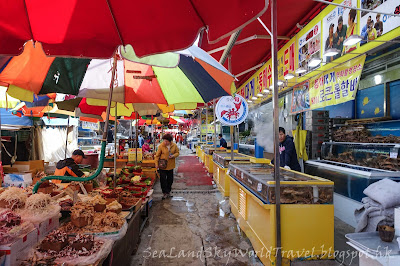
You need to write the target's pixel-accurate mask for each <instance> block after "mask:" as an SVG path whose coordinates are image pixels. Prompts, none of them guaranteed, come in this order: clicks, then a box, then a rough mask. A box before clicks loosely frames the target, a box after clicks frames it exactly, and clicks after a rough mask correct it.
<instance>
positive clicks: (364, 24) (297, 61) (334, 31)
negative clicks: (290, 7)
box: [238, 0, 400, 112]
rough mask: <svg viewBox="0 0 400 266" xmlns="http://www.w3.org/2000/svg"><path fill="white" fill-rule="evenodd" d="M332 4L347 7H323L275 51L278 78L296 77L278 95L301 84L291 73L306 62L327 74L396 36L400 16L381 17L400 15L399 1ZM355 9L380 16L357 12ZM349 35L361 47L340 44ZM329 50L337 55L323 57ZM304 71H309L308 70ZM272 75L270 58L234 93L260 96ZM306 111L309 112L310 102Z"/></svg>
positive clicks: (356, 0)
mask: <svg viewBox="0 0 400 266" xmlns="http://www.w3.org/2000/svg"><path fill="white" fill-rule="evenodd" d="M333 2H334V3H337V4H341V5H344V6H347V7H343V6H333V5H330V6H328V7H326V8H325V9H324V10H322V11H321V12H320V13H319V14H318V15H317V16H316V17H315V18H314V19H313V20H312V21H311V22H310V23H308V24H307V25H306V26H305V27H304V29H302V30H301V31H300V32H299V33H298V34H297V35H296V36H295V37H293V38H292V39H291V40H290V41H289V42H288V43H287V44H286V45H285V46H283V47H282V48H281V49H280V50H279V51H278V79H279V80H282V81H284V76H285V75H286V74H288V73H292V74H294V75H295V76H296V77H295V78H293V79H291V80H289V84H286V85H284V86H286V88H284V87H280V88H279V92H282V91H283V90H285V89H287V88H290V87H293V86H294V85H295V84H298V83H301V82H304V80H305V77H304V76H301V75H296V74H295V71H296V69H298V68H299V67H304V68H305V69H307V67H308V66H309V62H310V60H311V59H313V58H320V59H321V60H322V64H320V65H319V66H316V68H320V67H322V68H323V71H327V70H326V69H327V68H325V67H324V66H325V65H326V64H328V63H330V62H332V61H335V62H336V63H338V65H339V64H341V63H343V62H344V61H345V60H349V59H351V58H356V57H357V56H358V55H357V53H358V51H360V53H361V54H362V53H366V52H367V51H369V50H371V49H375V48H376V47H378V46H379V45H381V44H382V43H383V42H386V41H387V40H393V39H395V38H398V37H400V30H399V27H400V17H394V16H390V15H385V14H383V13H389V14H391V13H393V14H400V2H399V0H386V1H381V0H334V1H333ZM357 7H361V8H363V9H369V10H373V11H378V12H383V13H380V14H377V13H371V12H368V11H357V10H356V8H357ZM351 35H360V36H362V37H363V38H364V40H363V41H361V46H360V44H356V45H353V46H345V45H344V41H345V40H346V39H347V38H349V37H350V36H351ZM380 36H383V37H382V42H376V41H375V42H371V43H370V44H369V45H365V46H363V44H366V43H368V42H369V41H373V40H375V39H376V38H378V40H379V38H380ZM329 49H332V51H335V52H338V54H336V55H329V56H326V55H324V54H325V53H326V52H327V50H329ZM354 50H355V51H354ZM350 52H352V54H351V55H347V56H346V57H342V56H343V55H345V54H349V53H350ZM329 67H330V68H331V69H332V70H331V72H338V70H337V69H336V66H335V65H329ZM308 71H312V70H311V69H310V68H308ZM328 72H329V70H328ZM313 74H314V73H311V75H309V76H313ZM316 74H317V73H315V74H314V75H316ZM303 75H304V74H303ZM272 76H273V73H272V59H270V60H269V61H268V62H267V63H265V64H264V65H263V66H262V67H261V68H260V69H259V70H258V71H257V72H256V73H254V74H253V76H252V77H251V78H250V79H248V80H247V81H246V83H244V84H243V85H242V86H241V87H240V88H239V89H238V94H240V95H241V96H243V97H244V98H245V99H246V100H248V99H252V98H253V97H254V96H257V94H259V93H263V90H265V89H269V87H270V86H271V85H272ZM303 85H304V84H303ZM301 87H302V86H300V87H296V88H295V89H296V90H297V92H296V93H297V94H303V93H301V92H300V88H301ZM312 87H313V84H312V83H311V82H310V89H311V88H312ZM328 87H329V86H328ZM293 88H294V87H293ZM301 90H303V88H301ZM267 98H270V96H268V97H266V96H265V95H264V96H263V98H262V100H264V99H267ZM310 100H311V98H310ZM303 102H304V101H303ZM310 108H311V109H312V103H311V102H310ZM296 110H299V109H298V108H297V107H295V108H294V112H298V111H296Z"/></svg>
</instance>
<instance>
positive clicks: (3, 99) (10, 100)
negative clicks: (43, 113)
mask: <svg viewBox="0 0 400 266" xmlns="http://www.w3.org/2000/svg"><path fill="white" fill-rule="evenodd" d="M19 103H20V100H18V99H15V98H14V97H11V96H10V95H8V93H7V88H6V87H3V86H0V108H14V107H15V106H16V105H17V104H19Z"/></svg>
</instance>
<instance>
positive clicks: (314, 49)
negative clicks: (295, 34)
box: [298, 21, 321, 69]
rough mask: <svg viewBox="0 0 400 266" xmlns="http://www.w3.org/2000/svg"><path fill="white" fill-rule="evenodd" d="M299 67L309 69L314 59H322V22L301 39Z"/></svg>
mask: <svg viewBox="0 0 400 266" xmlns="http://www.w3.org/2000/svg"><path fill="white" fill-rule="evenodd" d="M298 47H299V67H304V68H305V69H307V68H308V62H309V61H310V60H311V59H312V58H318V59H319V58H321V21H320V22H318V23H317V24H316V25H315V26H314V27H313V28H312V29H311V30H309V31H308V32H306V33H305V34H304V35H303V36H301V37H300V38H299V44H298Z"/></svg>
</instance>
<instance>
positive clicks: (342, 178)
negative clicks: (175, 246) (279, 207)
mask: <svg viewBox="0 0 400 266" xmlns="http://www.w3.org/2000/svg"><path fill="white" fill-rule="evenodd" d="M399 148H400V144H396V143H353V142H325V143H323V144H322V148H321V160H309V161H307V162H306V163H305V171H306V173H309V174H311V175H317V176H321V177H324V178H327V179H330V180H332V181H334V183H335V192H336V193H338V194H341V195H343V196H346V197H349V198H351V199H354V200H356V201H361V199H362V198H363V197H365V195H364V193H363V191H364V189H365V188H367V187H368V186H369V185H370V184H372V183H373V182H376V181H379V180H381V179H382V178H391V179H394V180H400V158H399V155H398V151H399Z"/></svg>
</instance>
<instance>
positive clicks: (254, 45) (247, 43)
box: [199, 0, 326, 87]
mask: <svg viewBox="0 0 400 266" xmlns="http://www.w3.org/2000/svg"><path fill="white" fill-rule="evenodd" d="M325 7H326V4H323V3H318V2H315V1H313V0H301V1H298V0H279V1H278V5H277V9H278V10H277V13H278V14H277V18H278V19H277V25H278V46H279V47H282V46H283V45H284V44H286V43H287V42H288V41H289V40H290V38H291V37H293V35H294V34H295V33H296V32H298V31H300V30H301V29H302V27H303V26H304V25H305V24H307V23H308V22H309V21H310V19H311V18H313V17H315V15H316V14H318V12H320V11H321V10H322V9H323V8H325ZM260 19H261V20H262V22H263V23H264V24H265V25H266V26H267V27H268V28H269V29H270V30H271V12H270V6H269V7H268V10H267V12H265V13H264V14H263V15H262V16H260ZM228 40H229V38H226V39H224V40H222V41H220V42H218V43H209V42H208V41H207V39H203V40H202V41H201V42H200V43H199V47H201V48H202V49H204V50H205V51H207V52H210V51H213V50H214V49H218V48H221V47H224V46H226V45H227V43H228ZM236 43H237V44H236V45H235V46H233V48H232V50H231V64H232V69H231V72H232V73H233V74H234V75H238V74H239V73H242V72H244V71H246V70H248V69H251V68H253V67H255V66H257V65H259V64H262V63H265V62H267V61H268V59H269V58H271V54H272V53H271V40H270V35H269V34H268V32H267V31H266V30H265V29H264V28H263V26H262V25H261V24H260V23H259V21H257V20H255V21H253V22H251V23H250V24H249V25H248V26H246V27H245V28H244V29H243V30H242V31H241V32H240V35H239V37H238V39H237V41H236ZM218 50H219V51H218ZM218 50H217V51H216V52H213V53H212V54H211V55H212V56H213V57H214V58H215V59H217V60H218V61H219V60H220V58H221V56H222V53H223V50H224V48H223V49H218ZM224 65H225V67H228V60H226V61H225V64H224ZM260 67H261V66H260ZM256 71H257V69H254V70H252V71H249V72H248V73H246V74H244V75H241V76H239V77H237V79H238V82H237V84H236V85H237V87H239V86H240V85H242V84H243V83H244V82H246V80H247V79H248V78H249V77H251V75H253V74H254V72H256Z"/></svg>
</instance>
